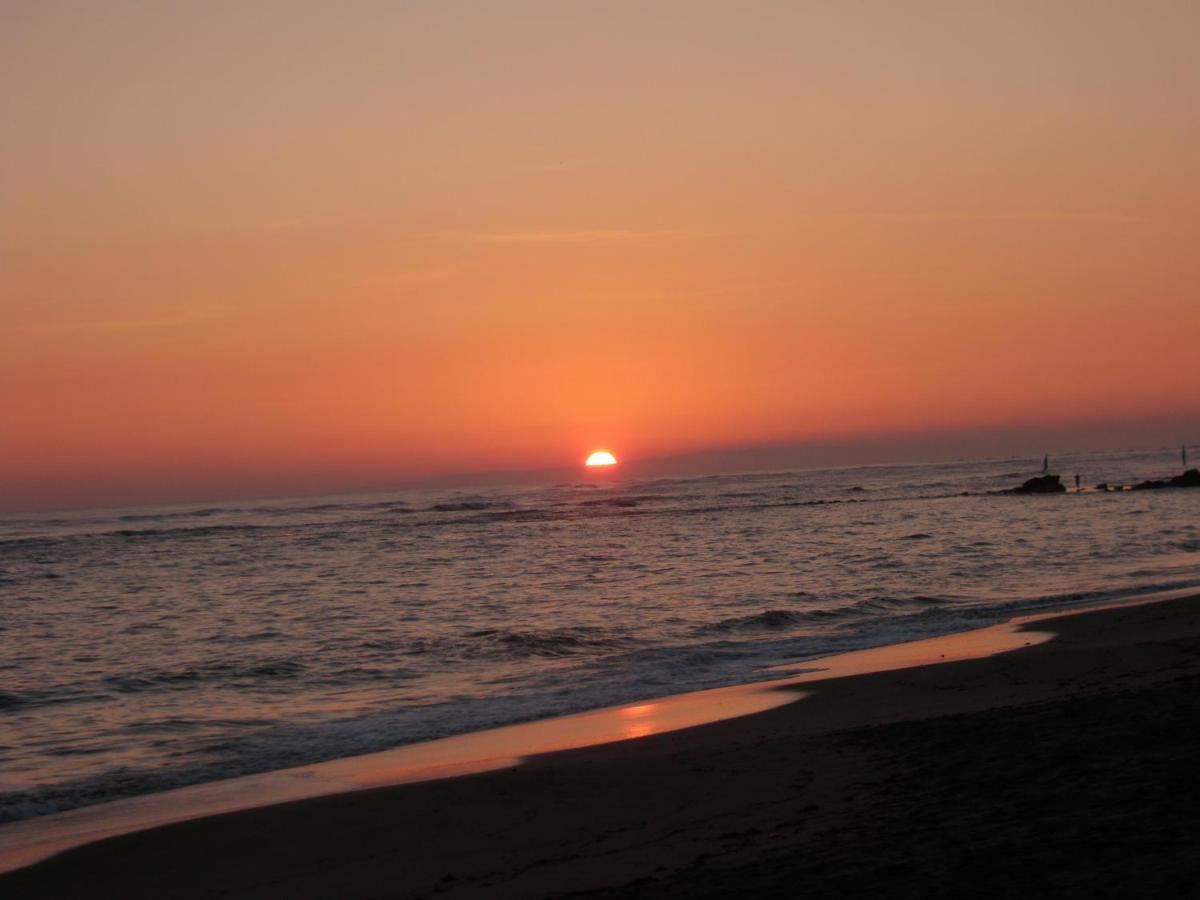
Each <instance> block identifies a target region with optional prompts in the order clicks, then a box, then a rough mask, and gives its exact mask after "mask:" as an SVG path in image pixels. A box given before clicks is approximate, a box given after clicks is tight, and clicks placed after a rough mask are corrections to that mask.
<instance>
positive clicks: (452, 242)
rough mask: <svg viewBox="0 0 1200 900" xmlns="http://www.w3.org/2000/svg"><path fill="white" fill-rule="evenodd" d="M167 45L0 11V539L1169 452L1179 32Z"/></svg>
mask: <svg viewBox="0 0 1200 900" xmlns="http://www.w3.org/2000/svg"><path fill="white" fill-rule="evenodd" d="M167 7H168V5H163V6H162V7H161V8H156V7H154V6H152V5H149V4H141V3H116V2H114V3H103V4H85V3H75V4H62V3H20V2H18V3H15V4H11V5H10V6H8V7H7V8H6V12H5V26H4V28H3V30H2V31H0V113H2V114H3V120H4V122H5V130H4V137H3V147H4V165H3V167H0V197H2V198H3V202H2V204H0V313H2V316H0V421H2V422H3V425H2V426H0V428H2V431H0V508H30V507H37V506H39V505H43V498H45V497H48V496H49V495H50V494H51V493H53V495H54V496H53V499H52V500H50V501H46V503H48V504H50V505H79V504H83V503H90V502H99V501H103V502H114V503H115V502H121V501H122V500H128V501H129V502H133V501H140V500H143V499H147V498H154V499H169V498H172V497H178V498H180V499H186V498H190V497H203V496H205V493H206V491H212V490H216V488H215V487H213V485H216V484H219V485H220V486H221V488H220V489H221V490H222V491H224V492H233V493H243V494H245V493H250V494H264V493H273V492H275V491H277V490H284V489H286V490H289V491H290V490H330V489H334V488H337V487H339V486H352V485H357V484H362V483H366V482H381V481H387V480H389V479H390V480H395V481H399V480H403V479H405V478H409V477H413V476H420V475H426V474H432V473H445V472H455V471H478V470H483V469H505V468H537V467H543V466H558V465H563V464H569V463H570V462H572V461H575V460H578V459H581V458H582V455H583V454H585V453H586V451H588V450H590V449H592V448H593V447H594V446H609V447H612V448H613V449H615V450H617V451H618V452H619V453H622V454H623V455H624V456H626V457H629V458H636V457H639V456H640V457H649V456H654V455H662V454H670V453H677V452H683V451H688V450H692V449H697V448H703V447H709V446H731V445H737V444H752V443H756V442H762V441H782V440H808V439H825V438H829V437H831V436H847V435H850V436H852V435H856V434H862V435H870V434H878V433H880V432H895V431H900V432H920V431H922V430H937V431H945V430H948V429H954V428H968V427H981V426H1004V425H1005V424H1006V423H1028V422H1030V421H1052V420H1055V419H1058V418H1089V419H1096V418H1097V417H1100V418H1103V417H1105V416H1111V417H1112V418H1113V419H1121V418H1122V417H1130V416H1134V415H1158V414H1167V413H1178V412H1179V411H1181V410H1183V411H1185V412H1192V413H1200V400H1198V399H1197V398H1198V396H1200V394H1198V392H1197V378H1196V362H1195V360H1196V358H1197V352H1196V334H1197V331H1198V328H1197V326H1200V297H1198V291H1200V256H1198V255H1197V250H1196V222H1197V212H1200V162H1198V161H1200V106H1198V105H1197V100H1196V98H1197V97H1200V55H1198V54H1196V53H1195V52H1194V51H1195V47H1194V40H1195V35H1196V34H1197V33H1200V5H1197V4H1194V3H1191V2H1179V3H1167V2H1162V3H1146V4H1133V3H1102V2H1080V3H1054V2H1038V3H1016V2H1013V3H978V4H976V3H961V2H946V3H915V2H914V3H879V4H875V3H843V2H836V3H835V2H830V3H802V2H774V3H763V2H758V3H755V2H746V0H741V2H736V3H735V2H726V3H704V2H696V0H689V2H679V3H669V2H657V3H653V4H647V3H641V2H594V3H590V2H544V3H521V2H504V3H490V2H489V3H483V2H478V3H462V2H429V3H421V2H412V3H383V2H380V3H370V2H362V3H354V4H337V3H290V2H289V3H250V4H244V3H232V2H230V3H222V2H216V3H195V4H191V5H189V4H170V5H169V7H170V8H169V9H168V8H167ZM73 501H77V502H75V503H73Z"/></svg>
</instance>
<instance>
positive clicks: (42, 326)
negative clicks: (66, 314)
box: [4, 307, 229, 334]
mask: <svg viewBox="0 0 1200 900" xmlns="http://www.w3.org/2000/svg"><path fill="white" fill-rule="evenodd" d="M228 314H229V311H228V310H227V309H225V308H223V307H206V308H194V309H181V310H178V311H176V312H173V313H170V314H167V315H162V316H146V317H133V318H128V319H77V320H66V321H57V322H38V323H34V324H29V325H13V326H10V327H8V328H6V329H4V330H5V331H9V332H16V333H18V334H45V333H48V332H62V331H101V332H103V331H110V332H112V331H142V330H153V329H159V328H181V327H185V326H188V325H194V324H196V323H198V322H207V321H210V320H213V319H220V318H223V317H224V316H226V315H228Z"/></svg>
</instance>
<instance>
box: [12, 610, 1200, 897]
mask: <svg viewBox="0 0 1200 900" xmlns="http://www.w3.org/2000/svg"><path fill="white" fill-rule="evenodd" d="M1193 593H1194V592H1189V591H1186V590H1185V591H1172V592H1167V593H1166V594H1155V595H1149V596H1143V597H1134V598H1127V599H1125V600H1122V601H1118V602H1115V603H1113V602H1109V603H1105V604H1099V605H1089V606H1080V605H1071V606H1067V607H1063V608H1059V609H1056V610H1040V611H1038V612H1037V613H1033V614H1028V615H1023V616H1018V617H1015V618H1014V619H1012V620H1010V621H1008V622H1006V623H1002V624H999V625H992V626H988V627H986V628H983V629H977V630H974V631H965V632H957V633H955V634H951V635H945V636H942V637H938V638H930V639H924V640H921V641H915V642H906V643H900V644H892V645H885V646H883V647H877V648H872V649H869V650H860V651H852V652H850V653H846V654H839V655H836V656H832V657H826V658H824V659H821V660H808V661H805V662H803V663H797V664H795V665H791V666H785V667H777V669H776V670H777V671H780V672H781V678H780V679H778V680H771V681H761V682H756V683H752V684H750V685H740V686H734V687H731V688H718V689H714V690H710V691H703V692H697V693H694V694H683V695H675V696H674V697H669V698H661V699H659V700H656V701H651V702H647V703H641V704H630V705H626V706H624V707H616V708H611V709H607V710H598V711H593V712H588V713H581V714H576V715H574V716H567V717H563V718H561V719H549V720H540V721H537V722H531V723H525V724H522V725H516V726H508V727H507V728H502V729H496V730H493V731H487V732H479V733H475V734H470V735H460V736H458V737H455V738H446V739H442V740H440V741H434V742H429V743H427V744H415V745H407V746H404V747H400V748H397V749H395V750H389V751H384V752H382V753H377V754H370V755H368V756H365V757H351V758H347V759H343V760H334V761H331V762H329V763H321V764H317V765H315V766H306V767H301V768H299V769H295V770H284V771H283V772H276V773H267V774H266V775H262V776H247V777H245V778H241V779H232V780H230V781H227V782H210V783H208V784H204V785H197V786H194V787H191V788H181V789H178V790H176V791H170V792H164V793H162V794H152V795H144V796H142V797H135V798H129V799H127V800H121V801H115V802H114V803H110V804H102V805H99V806H94V807H84V808H81V809H80V810H73V811H69V812H66V813H60V814H55V815H53V816H45V817H39V818H35V819H30V820H25V821H23V822H17V823H13V825H10V826H5V828H3V829H0V842H3V843H0V846H3V844H7V845H8V846H7V847H6V848H5V849H4V850H2V851H0V861H2V862H3V863H4V865H5V870H7V871H8V872H9V873H10V874H9V875H8V876H0V879H2V880H0V886H3V885H4V881H7V880H9V879H10V878H14V877H17V876H21V875H22V874H23V873H34V874H36V873H38V872H42V871H47V870H50V869H54V868H57V869H58V870H59V871H61V870H62V868H63V864H66V860H67V858H68V857H76V856H78V855H79V854H80V853H93V854H94V853H95V852H96V851H97V849H98V845H97V844H96V843H95V842H96V841H98V840H103V842H104V845H105V846H115V845H116V844H119V843H120V842H121V841H130V840H135V841H136V840H139V839H146V838H149V836H150V835H154V834H157V833H160V832H164V831H171V830H174V829H179V828H185V829H186V828H187V827H188V826H193V825H196V824H197V823H204V822H212V821H216V820H217V817H219V818H220V819H229V818H231V817H233V818H237V817H239V816H249V817H253V816H255V815H262V814H267V813H269V811H271V810H276V811H278V810H288V809H293V808H300V807H303V806H304V805H305V804H320V803H333V804H338V803H341V804H343V805H348V804H350V805H352V804H353V803H354V800H355V798H356V797H366V796H370V795H374V794H378V793H379V792H388V791H403V790H409V791H414V790H416V789H428V788H431V787H434V786H437V785H448V784H452V783H455V782H457V783H461V784H466V783H470V782H472V781H473V780H475V779H476V778H481V777H482V778H488V777H497V778H503V777H505V776H507V775H512V774H515V773H518V772H520V773H532V772H538V771H542V770H543V768H544V766H545V765H547V762H546V761H547V760H553V759H558V758H566V757H570V756H571V755H572V754H580V753H589V752H591V753H600V754H601V755H603V754H604V753H605V752H606V751H607V752H609V753H612V754H618V755H623V754H630V753H632V754H634V755H637V753H638V752H639V750H640V749H641V748H642V747H646V748H647V749H648V748H649V747H650V746H651V745H652V744H656V743H658V744H661V743H662V742H664V741H666V742H668V743H670V742H683V743H686V742H687V740H690V739H691V738H692V737H694V736H695V735H697V734H699V733H704V732H713V731H714V730H715V731H722V730H723V729H724V730H728V729H730V728H737V727H738V726H743V727H744V728H745V729H746V730H748V731H752V730H754V729H755V727H756V726H755V725H753V724H751V723H753V722H755V720H763V719H764V718H771V717H773V716H779V715H782V714H785V713H790V714H791V715H792V717H793V718H795V717H800V718H808V715H807V713H809V712H810V711H811V712H813V713H814V714H816V712H817V711H816V710H812V709H810V708H811V707H812V705H813V703H814V697H815V698H817V699H820V700H822V701H823V703H822V705H824V706H828V703H829V698H830V697H831V696H835V695H837V694H839V693H840V692H842V687H841V686H844V685H846V684H851V683H859V682H861V681H862V680H863V679H866V680H868V681H869V680H870V679H872V678H874V679H876V681H878V680H880V679H883V678H887V677H889V673H895V672H898V671H899V672H905V673H913V672H919V671H923V670H937V669H941V668H943V667H953V666H955V665H962V664H965V663H971V662H975V663H979V662H987V661H989V660H994V659H996V658H997V656H996V654H1003V655H1005V656H1009V657H1011V656H1013V655H1014V654H1013V653H1005V651H1015V652H1016V653H1017V654H1019V653H1021V652H1028V651H1029V650H1030V649H1036V648H1038V647H1039V646H1047V645H1045V644H1044V643H1043V642H1044V641H1046V640H1049V638H1050V636H1051V634H1050V632H1053V633H1055V634H1058V633H1060V632H1061V631H1062V629H1063V626H1062V624H1061V623H1063V622H1064V621H1071V620H1075V619H1080V618H1086V617H1088V616H1094V615H1097V614H1104V613H1113V612H1118V611H1121V610H1130V609H1136V608H1137V607H1141V606H1147V605H1158V604H1167V605H1170V604H1171V603H1172V601H1179V600H1181V599H1182V598H1183V597H1190V596H1192V594H1193ZM1176 605H1180V604H1178V603H1177V604H1176ZM1182 605H1183V606H1186V605H1187V604H1182ZM1039 622H1057V623H1059V624H1058V626H1057V627H1055V626H1053V625H1051V626H1047V627H1046V630H1045V631H1039V630H1035V629H1032V628H1030V626H1032V625H1035V624H1036V623H1039ZM1052 645H1053V642H1052V644H1051V645H1049V646H1052ZM817 662H820V663H823V664H824V665H821V666H819V667H814V663H817ZM934 663H937V664H938V665H932V664H934ZM797 667H801V668H802V669H803V671H799V672H795V669H796V668H797ZM914 667H918V668H914ZM788 670H792V671H793V672H794V674H792V675H790V676H788V675H786V674H784V673H785V672H786V671H788ZM800 685H806V686H811V689H810V690H801V689H800V688H799V686H800ZM867 693H868V694H869V693H870V692H869V691H868V692H867ZM801 698H804V702H803V703H798V702H795V701H797V700H800V699H801ZM870 704H871V698H870V697H869V696H857V697H850V698H848V702H847V706H846V709H845V710H843V715H842V716H839V715H832V716H831V714H830V711H829V710H825V711H824V712H823V713H821V714H820V715H816V718H818V719H823V720H825V721H827V722H829V721H834V722H836V721H839V720H841V721H842V722H843V725H844V727H851V726H856V727H862V726H863V725H865V724H878V722H869V721H868V720H870V719H871V717H870V716H866V717H865V718H864V714H865V712H866V708H867V707H868V706H869V705H870ZM851 710H854V711H856V712H855V713H854V715H851V716H850V718H849V719H845V718H844V716H845V715H847V714H849V712H850V711H851ZM714 711H718V712H720V714H719V715H714ZM796 711H799V713H797V712H796ZM910 711H911V710H910ZM855 716H857V718H855ZM564 723H565V727H564ZM803 730H804V731H807V728H806V729H803ZM539 732H540V734H539ZM685 736H686V739H685ZM531 737H534V738H537V740H531ZM630 738H638V740H630ZM538 740H540V743H538V742H537V741H538ZM506 742H507V743H506ZM447 744H450V745H452V746H451V747H449V748H448V747H447ZM447 749H449V750H451V751H453V752H457V753H458V754H459V755H458V757H456V758H452V759H451V761H450V763H449V768H448V767H447V765H448V764H447V753H446V751H447ZM482 773H492V774H491V775H487V774H482ZM430 779H434V780H430ZM414 782H415V783H414ZM247 790H249V791H251V792H256V793H253V796H251V797H249V798H248V797H247V796H246V795H245V794H244V793H242V792H243V791H247ZM188 794H191V795H192V796H191V797H188V796H186V795H188ZM181 795H184V796H183V797H182V798H181ZM196 795H199V798H197V796H196ZM181 799H182V800H183V801H185V802H183V803H182V804H180V803H179V801H180V800H181ZM189 804H190V805H189ZM173 805H174V806H175V808H174V809H172V808H171V807H172V806H173ZM180 805H182V806H183V807H184V809H183V810H182V811H181V810H180V808H179V806H180ZM113 807H118V809H117V810H115V812H116V813H117V815H116V816H115V818H114V817H113V816H112V814H113V813H114V810H113ZM277 814H278V813H272V814H271V815H277ZM106 815H107V816H109V818H108V820H107V821H105V816H106ZM27 823H29V824H27ZM47 823H49V824H51V825H55V824H62V825H65V826H66V828H65V829H63V830H59V831H58V832H57V833H55V832H54V831H53V829H51V830H50V832H49V833H47V831H46V827H45V826H46V825H47ZM21 826H25V827H24V828H22V827H21ZM147 829H149V830H147ZM39 831H40V832H42V835H41V838H40V839H38V838H37V835H36V832H39ZM21 832H25V834H24V835H22V834H21ZM22 837H24V838H26V839H28V838H29V837H34V838H35V839H34V840H33V841H29V840H26V841H25V843H24V845H22V844H21V843H20V841H21V838H22ZM14 838H15V839H16V841H14ZM6 839H7V840H6ZM29 866H32V868H27V867H29Z"/></svg>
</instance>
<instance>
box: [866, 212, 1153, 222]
mask: <svg viewBox="0 0 1200 900" xmlns="http://www.w3.org/2000/svg"><path fill="white" fill-rule="evenodd" d="M854 218H857V219H860V220H862V219H865V220H867V221H872V222H903V223H908V222H1131V223H1132V222H1145V221H1146V219H1145V218H1144V217H1142V216H1132V215H1128V214H1126V213H1114V212H1086V211H1071V210H1037V209H1027V210H962V211H955V210H930V211H918V212H885V213H866V214H863V215H861V216H855V217H854Z"/></svg>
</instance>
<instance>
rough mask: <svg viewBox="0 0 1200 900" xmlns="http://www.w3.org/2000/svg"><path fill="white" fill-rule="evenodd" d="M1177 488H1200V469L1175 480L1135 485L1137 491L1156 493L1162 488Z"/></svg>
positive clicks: (1189, 470)
mask: <svg viewBox="0 0 1200 900" xmlns="http://www.w3.org/2000/svg"><path fill="white" fill-rule="evenodd" d="M1175 487H1200V469H1188V470H1187V471H1186V472H1184V473H1183V474H1182V475H1176V476H1175V477H1174V478H1169V479H1165V480H1159V481H1143V482H1142V483H1141V484H1135V485H1134V486H1133V490H1135V491H1156V490H1159V489H1160V488H1175Z"/></svg>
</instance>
